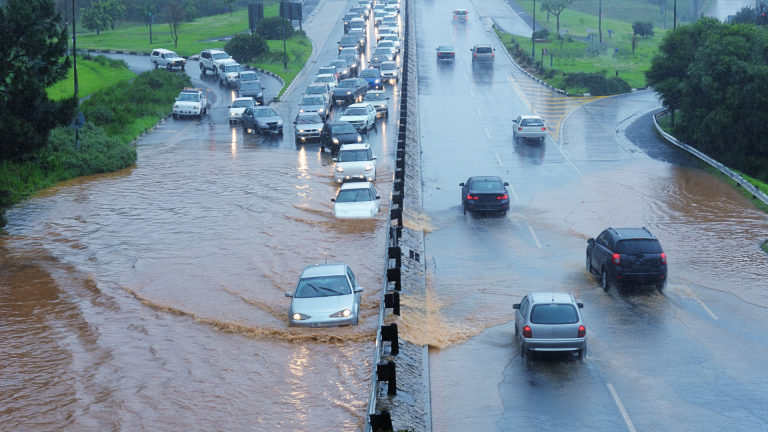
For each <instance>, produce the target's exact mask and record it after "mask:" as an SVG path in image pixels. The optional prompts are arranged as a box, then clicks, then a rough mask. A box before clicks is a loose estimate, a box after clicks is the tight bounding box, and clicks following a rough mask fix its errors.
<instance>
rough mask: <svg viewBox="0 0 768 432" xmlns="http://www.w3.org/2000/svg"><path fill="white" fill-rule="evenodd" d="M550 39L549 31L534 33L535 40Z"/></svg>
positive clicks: (543, 30) (542, 30)
mask: <svg viewBox="0 0 768 432" xmlns="http://www.w3.org/2000/svg"><path fill="white" fill-rule="evenodd" d="M548 37H549V30H547V29H541V30H539V31H536V32H533V38H534V39H547V38H548Z"/></svg>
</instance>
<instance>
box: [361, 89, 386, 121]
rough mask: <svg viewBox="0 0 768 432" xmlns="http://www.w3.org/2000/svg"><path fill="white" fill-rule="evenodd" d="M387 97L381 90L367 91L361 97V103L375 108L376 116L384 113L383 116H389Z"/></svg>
mask: <svg viewBox="0 0 768 432" xmlns="http://www.w3.org/2000/svg"><path fill="white" fill-rule="evenodd" d="M388 100H389V96H387V94H386V93H384V92H383V91H382V90H368V92H366V93H365V96H363V102H368V103H369V104H371V105H373V107H374V108H376V114H378V113H384V115H385V116H389V103H388V102H387V101H388Z"/></svg>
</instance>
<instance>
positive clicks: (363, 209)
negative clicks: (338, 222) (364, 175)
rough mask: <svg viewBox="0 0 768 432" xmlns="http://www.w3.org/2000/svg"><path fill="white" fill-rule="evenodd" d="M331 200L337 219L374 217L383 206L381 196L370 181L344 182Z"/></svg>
mask: <svg viewBox="0 0 768 432" xmlns="http://www.w3.org/2000/svg"><path fill="white" fill-rule="evenodd" d="M331 201H333V202H334V205H333V215H334V216H336V218H337V219H374V218H375V217H376V213H378V212H379V209H380V208H381V197H380V196H379V193H378V192H377V191H376V188H375V187H374V186H373V184H371V183H368V182H356V183H344V184H343V185H341V188H339V193H338V194H337V195H336V198H334V199H331Z"/></svg>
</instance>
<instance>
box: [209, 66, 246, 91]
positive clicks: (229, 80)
mask: <svg viewBox="0 0 768 432" xmlns="http://www.w3.org/2000/svg"><path fill="white" fill-rule="evenodd" d="M244 71H245V69H243V67H242V66H240V64H239V63H237V62H236V61H234V60H222V61H221V62H219V68H218V69H217V72H216V77H217V78H218V79H219V84H221V85H224V86H227V87H230V86H232V85H235V86H236V85H237V82H238V81H239V77H240V73H241V72H244Z"/></svg>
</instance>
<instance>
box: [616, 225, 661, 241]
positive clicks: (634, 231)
mask: <svg viewBox="0 0 768 432" xmlns="http://www.w3.org/2000/svg"><path fill="white" fill-rule="evenodd" d="M608 230H611V231H613V232H614V233H616V236H617V237H618V239H619V240H626V239H649V240H650V239H653V240H658V239H657V238H656V236H655V235H653V234H651V231H650V230H648V228H646V227H642V228H608Z"/></svg>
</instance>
